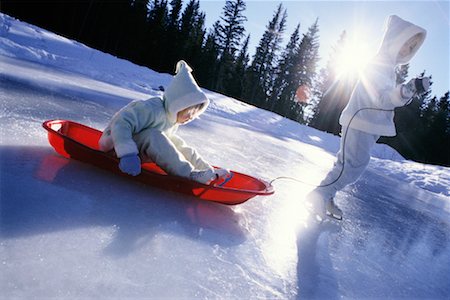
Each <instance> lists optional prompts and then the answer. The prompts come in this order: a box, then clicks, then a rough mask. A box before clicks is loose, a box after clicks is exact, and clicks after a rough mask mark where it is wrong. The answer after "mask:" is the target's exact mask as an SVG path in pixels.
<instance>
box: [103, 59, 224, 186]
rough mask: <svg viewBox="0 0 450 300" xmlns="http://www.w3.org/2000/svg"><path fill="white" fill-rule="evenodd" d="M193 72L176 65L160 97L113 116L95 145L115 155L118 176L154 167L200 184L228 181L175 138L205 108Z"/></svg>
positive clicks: (127, 107)
mask: <svg viewBox="0 0 450 300" xmlns="http://www.w3.org/2000/svg"><path fill="white" fill-rule="evenodd" d="M191 72H192V69H191V68H190V67H189V66H188V64H187V63H186V62H184V61H179V62H178V63H177V65H176V75H175V76H174V78H173V80H172V82H171V83H170V84H169V86H168V87H167V88H166V89H165V91H164V94H163V96H162V97H152V98H150V99H147V100H142V101H133V102H131V103H129V104H128V105H126V106H125V107H123V108H122V109H121V110H120V111H118V112H117V113H116V114H115V115H114V116H113V117H112V119H111V120H110V122H109V124H108V126H107V127H106V129H105V130H104V132H103V134H102V136H101V138H100V140H99V146H100V149H101V150H102V151H105V152H107V151H111V150H115V153H116V155H117V157H118V158H119V159H120V163H119V168H120V170H121V171H122V172H124V173H127V174H129V175H133V176H136V175H139V174H140V172H141V163H142V162H155V163H156V164H157V165H158V166H159V167H161V168H162V169H163V170H164V171H165V172H167V173H168V174H171V175H177V176H181V177H185V178H188V179H191V180H194V181H197V182H200V183H204V184H209V183H211V182H212V181H214V180H215V179H218V178H220V177H227V176H229V172H228V171H227V170H225V169H214V168H213V167H212V166H211V165H210V164H209V163H208V162H206V161H205V160H204V159H202V157H201V156H200V155H199V154H198V153H197V151H196V150H195V149H193V148H191V147H189V146H188V145H186V143H185V142H184V141H183V140H182V139H181V138H180V137H179V136H178V135H176V131H177V129H178V126H179V125H182V124H186V123H188V122H190V121H192V120H193V119H195V118H197V117H198V116H199V115H200V114H202V113H203V112H204V111H205V110H206V108H207V106H208V104H209V100H208V98H207V97H206V95H205V94H204V93H203V92H202V91H201V89H200V88H199V87H198V85H197V83H196V81H195V79H194V77H193V76H192V74H191Z"/></svg>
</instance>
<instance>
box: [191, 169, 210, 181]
mask: <svg viewBox="0 0 450 300" xmlns="http://www.w3.org/2000/svg"><path fill="white" fill-rule="evenodd" d="M189 177H190V179H191V180H194V181H197V182H200V183H203V184H210V183H211V182H212V181H213V180H215V179H217V175H216V173H214V171H213V170H209V169H208V170H203V171H192V172H191V175H190V176H189Z"/></svg>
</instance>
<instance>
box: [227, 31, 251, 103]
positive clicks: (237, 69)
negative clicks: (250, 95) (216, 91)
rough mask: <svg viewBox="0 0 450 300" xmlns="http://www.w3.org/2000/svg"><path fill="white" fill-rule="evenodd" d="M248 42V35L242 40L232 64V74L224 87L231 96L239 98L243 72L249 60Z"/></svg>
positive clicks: (243, 78) (243, 81)
mask: <svg viewBox="0 0 450 300" xmlns="http://www.w3.org/2000/svg"><path fill="white" fill-rule="evenodd" d="M249 42H250V35H248V36H247V38H246V39H245V41H244V44H243V46H242V49H241V51H240V52H239V54H238V56H237V58H236V63H235V64H234V71H233V74H234V76H233V77H232V78H231V80H230V81H229V82H228V84H227V85H226V89H227V91H228V93H229V95H230V96H231V97H234V98H237V99H240V98H242V96H243V95H242V93H243V90H244V85H245V72H246V70H247V65H248V62H249V60H250V58H249V55H248V44H249Z"/></svg>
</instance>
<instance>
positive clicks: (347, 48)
mask: <svg viewBox="0 0 450 300" xmlns="http://www.w3.org/2000/svg"><path fill="white" fill-rule="evenodd" d="M372 55H373V53H372V51H371V49H369V47H368V46H367V43H365V42H364V41H363V40H361V39H358V38H354V39H352V40H349V41H347V42H346V43H345V45H344V46H343V47H342V49H341V50H340V54H339V55H338V57H337V60H336V71H337V73H338V74H341V75H343V74H350V73H361V72H362V71H363V70H364V68H365V67H366V65H367V63H368V62H369V60H370V58H371V57H372Z"/></svg>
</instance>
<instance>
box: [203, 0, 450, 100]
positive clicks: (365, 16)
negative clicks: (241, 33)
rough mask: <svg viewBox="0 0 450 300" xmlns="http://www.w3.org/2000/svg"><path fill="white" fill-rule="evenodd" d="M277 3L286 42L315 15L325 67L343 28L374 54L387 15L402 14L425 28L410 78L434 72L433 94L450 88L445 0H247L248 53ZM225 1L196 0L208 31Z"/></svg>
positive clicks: (448, 35) (412, 64) (448, 25)
mask: <svg viewBox="0 0 450 300" xmlns="http://www.w3.org/2000/svg"><path fill="white" fill-rule="evenodd" d="M279 3H282V4H283V7H285V8H286V9H287V13H288V18H287V29H286V36H285V38H284V42H285V43H286V42H287V41H288V40H289V37H290V35H291V34H292V32H293V31H294V28H295V26H297V24H298V23H300V29H301V32H302V33H304V32H306V30H307V29H308V27H309V26H310V25H311V24H313V23H314V21H315V20H316V18H319V28H320V32H319V35H320V56H321V61H320V63H319V64H320V66H322V65H324V64H325V63H326V62H327V60H328V58H329V55H330V53H331V52H332V47H333V45H335V44H336V42H337V40H338V39H339V36H340V34H341V33H342V31H343V30H346V31H347V34H348V37H349V39H352V40H354V41H355V43H357V44H359V45H360V46H363V48H364V49H367V50H366V51H367V52H368V54H369V55H371V54H374V53H375V52H376V50H377V49H378V45H379V43H380V41H381V38H382V35H383V25H384V22H385V19H386V17H387V16H389V15H391V14H396V15H398V16H400V17H401V18H403V19H405V20H408V21H410V22H412V23H415V24H417V25H419V26H422V27H424V28H425V29H426V30H427V39H426V40H425V43H424V44H423V45H422V48H421V49H420V50H419V52H418V53H417V55H416V56H415V57H414V58H413V60H412V61H411V63H410V72H409V74H410V76H413V75H417V74H420V73H421V72H422V71H423V70H426V74H428V75H430V74H431V75H432V76H433V82H434V84H433V94H435V95H437V96H438V97H441V96H442V95H443V94H444V93H445V92H446V91H448V90H449V89H450V79H449V73H450V63H449V56H450V50H449V39H450V33H449V32H450V30H449V29H450V23H449V1H261V0H260V1H249V0H247V1H246V4H247V9H246V11H245V16H246V17H247V19H248V21H247V22H246V23H245V27H246V34H248V33H250V34H251V40H250V43H251V45H250V48H249V51H250V53H253V52H254V50H255V48H256V46H257V44H258V42H259V40H260V39H261V36H262V34H263V32H264V30H265V28H266V26H267V24H268V22H269V21H270V20H271V19H272V17H273V14H274V12H275V10H276V8H277V7H278V5H279ZM224 5H225V0H200V9H201V11H203V12H205V13H206V27H207V28H208V29H209V28H211V27H212V24H213V23H214V22H215V21H216V20H218V19H219V17H220V16H221V13H222V9H223V6H224Z"/></svg>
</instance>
